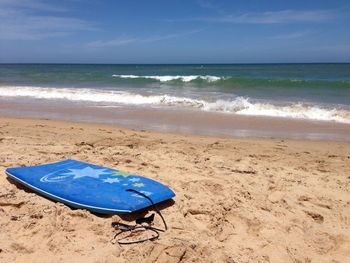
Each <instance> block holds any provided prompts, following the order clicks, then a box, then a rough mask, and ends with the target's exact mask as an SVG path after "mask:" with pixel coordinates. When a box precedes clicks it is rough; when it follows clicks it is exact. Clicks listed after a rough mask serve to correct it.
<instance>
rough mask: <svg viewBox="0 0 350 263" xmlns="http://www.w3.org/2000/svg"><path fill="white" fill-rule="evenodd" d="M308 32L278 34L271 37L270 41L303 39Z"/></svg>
mask: <svg viewBox="0 0 350 263" xmlns="http://www.w3.org/2000/svg"><path fill="white" fill-rule="evenodd" d="M308 34H309V32H307V31H300V32H290V33H285V34H279V35H275V36H272V37H271V38H272V39H281V40H288V39H297V38H303V37H305V36H307V35H308Z"/></svg>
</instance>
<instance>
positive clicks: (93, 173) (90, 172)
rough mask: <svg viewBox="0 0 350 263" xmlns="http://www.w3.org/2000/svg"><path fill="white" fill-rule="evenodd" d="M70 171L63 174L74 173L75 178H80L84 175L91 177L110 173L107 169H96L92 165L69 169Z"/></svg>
mask: <svg viewBox="0 0 350 263" xmlns="http://www.w3.org/2000/svg"><path fill="white" fill-rule="evenodd" d="M68 170H69V171H70V172H68V173H65V174H63V175H73V176H74V177H73V179H79V178H82V177H91V178H99V177H100V175H102V174H109V172H108V171H107V169H94V168H91V167H90V166H87V167H85V168H84V169H68Z"/></svg>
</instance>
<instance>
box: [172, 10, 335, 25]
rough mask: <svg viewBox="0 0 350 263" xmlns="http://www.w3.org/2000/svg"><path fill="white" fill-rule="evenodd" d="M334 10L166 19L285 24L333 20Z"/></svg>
mask: <svg viewBox="0 0 350 263" xmlns="http://www.w3.org/2000/svg"><path fill="white" fill-rule="evenodd" d="M336 17H337V14H336V13H335V11H334V10H279V11H267V12H246V13H240V14H238V13H236V14H231V15H221V16H215V17H194V18H187V19H167V20H166V21H168V22H178V21H183V22H186V21H203V22H216V23H232V24H287V23H300V22H303V23H318V22H326V21H330V20H334V19H335V18H336Z"/></svg>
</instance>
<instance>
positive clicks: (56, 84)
mask: <svg viewBox="0 0 350 263" xmlns="http://www.w3.org/2000/svg"><path fill="white" fill-rule="evenodd" d="M8 100H12V101H15V100H20V101H21V103H23V102H25V101H28V102H33V101H36V102H38V103H40V102H42V103H49V102H50V101H52V102H56V103H57V102H62V103H63V104H64V103H69V102H71V103H75V104H79V103H80V104H82V105H85V106H86V105H91V106H93V107H95V108H98V107H101V108H102V107H111V108H115V109H116V110H117V109H118V108H119V107H125V106H127V107H135V108H136V107H139V108H144V109H145V108H146V109H147V108H152V109H158V110H162V109H164V110H169V109H171V110H175V111H176V110H181V111H184V110H185V111H188V112H189V113H190V112H191V111H201V112H215V113H219V114H226V115H240V116H260V117H275V118H284V119H285V120H288V119H303V120H310V121H324V122H337V123H350V64H242V65H240V64H232V65H231V64H220V65H216V64H209V65H206V64H202V65H200V64H196V65H93V64H0V103H1V102H4V101H8Z"/></svg>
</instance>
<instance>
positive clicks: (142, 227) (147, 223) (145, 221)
mask: <svg viewBox="0 0 350 263" xmlns="http://www.w3.org/2000/svg"><path fill="white" fill-rule="evenodd" d="M126 191H128V192H134V193H136V194H138V195H141V196H143V197H144V198H146V199H147V200H149V201H150V202H151V204H152V205H151V206H152V208H153V209H154V211H155V212H156V213H157V214H158V215H159V216H160V218H161V219H162V221H163V224H164V229H160V228H156V227H153V226H151V224H152V223H153V221H154V215H155V214H152V215H150V216H148V217H142V218H138V219H136V224H135V225H128V224H123V223H119V222H113V223H112V227H113V228H114V229H117V230H120V231H119V232H117V233H116V234H115V235H114V237H113V239H112V240H111V243H112V244H116V243H118V244H119V245H129V244H137V243H142V242H145V241H148V240H149V241H154V240H156V239H158V238H159V232H165V231H166V230H168V226H167V224H166V222H165V219H164V217H163V215H162V213H161V212H160V210H159V209H158V208H157V207H156V205H155V204H154V202H153V201H152V199H151V198H150V197H149V196H147V195H145V194H144V193H141V192H139V191H137V190H134V189H127V190H126ZM144 231H150V232H152V233H153V234H155V235H153V236H151V237H148V238H145V239H141V240H131V241H128V238H130V237H132V236H134V235H137V233H139V232H144ZM126 232H130V234H129V235H128V236H126V237H122V238H120V239H117V237H118V236H119V235H120V234H122V233H126Z"/></svg>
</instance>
